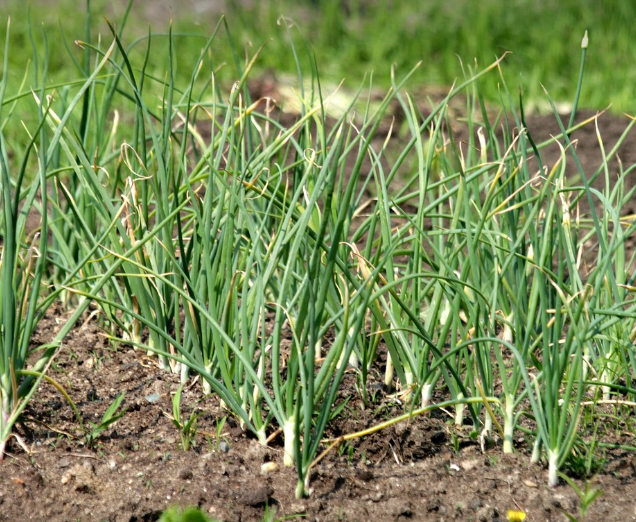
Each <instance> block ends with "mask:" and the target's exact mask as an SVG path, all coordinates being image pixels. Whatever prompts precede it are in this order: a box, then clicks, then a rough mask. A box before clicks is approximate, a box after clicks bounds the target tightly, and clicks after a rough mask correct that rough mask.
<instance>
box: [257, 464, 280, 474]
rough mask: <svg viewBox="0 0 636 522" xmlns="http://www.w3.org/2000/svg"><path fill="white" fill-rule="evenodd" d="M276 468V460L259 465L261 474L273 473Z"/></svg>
mask: <svg viewBox="0 0 636 522" xmlns="http://www.w3.org/2000/svg"><path fill="white" fill-rule="evenodd" d="M277 470H278V464H276V462H265V463H264V464H263V465H262V466H261V473H262V474H263V475H269V474H270V473H273V472H274V471H277Z"/></svg>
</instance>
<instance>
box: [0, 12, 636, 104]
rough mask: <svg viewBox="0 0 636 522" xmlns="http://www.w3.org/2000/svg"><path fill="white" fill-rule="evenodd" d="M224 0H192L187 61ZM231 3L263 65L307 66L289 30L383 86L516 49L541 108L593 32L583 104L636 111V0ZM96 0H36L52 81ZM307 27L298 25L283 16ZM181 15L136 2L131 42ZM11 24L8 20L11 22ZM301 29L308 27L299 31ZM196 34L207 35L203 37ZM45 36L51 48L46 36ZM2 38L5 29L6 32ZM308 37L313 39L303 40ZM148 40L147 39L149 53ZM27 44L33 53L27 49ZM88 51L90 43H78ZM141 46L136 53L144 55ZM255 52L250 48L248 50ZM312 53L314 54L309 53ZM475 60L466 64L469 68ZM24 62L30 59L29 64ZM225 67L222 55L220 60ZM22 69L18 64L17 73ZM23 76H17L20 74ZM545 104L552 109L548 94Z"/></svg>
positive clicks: (494, 88)
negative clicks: (393, 76)
mask: <svg viewBox="0 0 636 522" xmlns="http://www.w3.org/2000/svg"><path fill="white" fill-rule="evenodd" d="M213 4H214V2H211V3H210V2H207V3H206V2H202V1H197V0H189V1H183V2H181V3H180V4H178V7H177V8H175V11H174V31H175V32H176V33H177V34H179V33H184V34H189V35H191V36H183V37H179V38H177V41H176V45H177V50H178V52H177V53H176V62H177V67H178V68H179V69H181V70H184V71H190V70H191V68H192V66H193V65H194V63H195V62H196V59H197V57H198V55H199V51H200V48H201V47H202V46H203V45H204V44H205V38H206V37H207V36H209V35H210V34H211V32H212V31H213V29H214V27H215V26H216V24H217V22H218V20H219V16H220V14H221V7H218V8H215V7H212V8H207V9H203V7H205V6H206V5H207V6H211V5H213ZM249 4H251V5H250V6H249V8H247V7H246V5H248V2H246V1H240V2H232V1H228V2H227V5H226V6H225V14H226V16H227V21H228V26H229V28H230V31H231V32H232V36H233V38H234V39H235V41H236V44H237V49H238V53H241V52H243V50H244V52H245V53H247V54H250V55H252V54H253V53H254V52H256V50H257V49H258V48H259V47H260V46H261V45H262V44H263V43H266V51H265V52H263V53H262V54H261V56H260V58H259V61H258V66H257V70H260V71H261V72H263V71H267V70H276V71H282V72H292V73H293V72H295V70H296V66H295V62H294V58H293V55H292V53H291V50H290V46H289V43H288V38H289V34H291V35H293V37H294V38H296V39H297V41H298V42H299V43H300V42H301V38H304V40H305V41H306V42H307V45H309V46H310V47H311V48H312V49H313V51H314V52H315V55H316V59H317V63H318V65H319V70H320V73H321V75H322V77H323V78H325V79H330V80H335V81H338V80H340V79H341V78H346V79H347V80H348V85H350V86H352V87H355V86H357V85H359V83H360V82H361V81H362V78H363V77H364V74H365V73H369V72H370V71H374V84H375V85H377V86H381V87H388V86H389V85H390V71H391V66H392V65H395V66H396V68H397V71H398V73H400V72H405V71H406V70H408V69H410V68H411V67H412V66H413V65H414V64H415V63H416V62H418V61H420V60H422V62H423V63H422V67H420V69H419V71H418V72H417V73H416V76H415V77H414V80H413V82H412V85H416V86H417V85H434V86H435V85H437V86H449V85H451V84H452V83H453V81H454V80H455V79H456V78H461V77H462V76H463V72H462V67H464V68H470V69H473V70H474V69H475V68H476V65H475V63H477V67H485V66H486V65H488V64H489V63H491V62H492V61H494V59H495V57H496V56H501V55H502V54H503V53H504V52H506V51H511V54H509V55H508V56H507V57H506V59H505V60H504V63H503V65H502V69H503V72H504V77H505V79H506V81H507V83H508V86H509V87H510V88H511V90H512V91H513V92H515V91H516V89H517V87H518V86H520V87H521V88H522V89H523V91H524V95H525V98H526V100H527V101H528V104H529V107H530V108H535V109H536V108H541V107H542V103H544V102H541V100H545V95H544V93H543V88H542V85H544V86H545V88H546V89H547V90H548V92H549V94H550V96H551V97H552V98H553V99H555V100H556V101H559V102H569V101H571V98H572V96H573V93H574V91H575V88H576V79H577V75H578V68H579V60H580V52H579V49H580V44H581V39H582V37H583V34H584V32H585V30H586V29H587V30H589V34H590V47H589V50H588V61H587V65H586V75H585V81H584V85H583V91H582V93H581V101H580V105H581V106H582V107H586V108H592V109H603V108H606V107H607V106H608V105H610V104H611V105H612V111H614V112H633V111H634V102H633V95H632V90H633V88H632V86H633V85H634V84H635V83H636V67H635V64H636V44H634V42H633V39H632V36H631V27H632V25H633V22H634V21H635V20H636V3H633V2H625V1H624V0H623V1H621V0H605V1H603V2H598V1H594V0H560V1H559V2H547V1H542V0H539V1H537V0H535V1H528V0H508V1H506V0H480V1H474V0H455V1H453V2H448V1H446V0H420V1H415V0H406V1H397V0H393V1H391V0H349V1H345V2H342V1H339V0H305V1H304V2H294V1H291V0H263V1H261V2H250V3H249ZM125 5H126V2H125V0H114V1H108V2H107V1H103V0H93V1H92V2H91V10H92V13H93V21H94V23H93V30H94V31H95V30H96V29H95V28H98V30H100V31H102V34H103V37H104V38H105V39H106V40H109V38H110V37H109V36H108V31H107V26H106V24H105V22H104V21H103V19H102V16H107V17H109V18H110V19H111V20H113V21H117V20H118V19H119V18H120V17H121V15H122V14H123V12H124V8H125ZM84 8H85V4H84V2H81V1H78V0H76V1H73V2H72V1H69V0H59V1H54V0H34V1H33V2H32V8H31V19H32V22H33V24H34V25H33V27H35V28H38V27H39V26H41V27H43V28H45V29H46V30H47V37H48V40H49V46H50V48H51V49H53V50H54V52H52V53H51V57H50V60H51V68H50V70H51V71H52V73H51V81H55V79H56V77H57V78H60V79H62V77H63V79H64V80H65V81H66V80H68V78H70V77H74V76H78V77H79V76H81V72H80V71H79V70H78V69H77V68H76V67H75V66H74V64H73V61H72V60H71V59H70V58H69V55H68V54H67V53H66V52H65V51H64V47H63V45H62V37H61V31H60V27H61V28H63V30H64V33H65V35H66V38H67V41H68V42H71V43H70V46H71V47H75V46H74V45H73V43H72V42H73V41H74V40H77V39H82V38H83V35H84V27H83V24H84V21H83V15H82V16H75V15H74V14H73V16H71V13H78V14H79V13H83V10H84ZM0 14H2V18H5V19H6V16H7V15H11V17H12V35H13V36H12V40H13V42H16V43H14V44H13V52H12V55H11V62H12V68H11V70H12V71H19V70H24V66H25V65H26V63H27V61H28V60H29V58H30V57H31V56H32V51H31V44H30V42H29V35H28V24H27V3H25V2H22V1H20V2H18V1H15V0H9V1H8V2H4V3H2V5H1V6H0ZM281 16H284V17H285V19H286V20H288V21H289V22H291V23H292V24H293V25H294V26H295V27H293V28H292V30H291V32H290V33H288V32H287V30H286V28H285V27H284V24H281V21H280V18H281ZM169 17H170V9H169V2H168V1H162V0H154V1H146V2H135V3H134V4H133V8H132V12H131V18H130V21H129V24H128V27H127V30H126V33H125V34H126V37H125V41H126V42H127V43H130V42H131V41H132V40H133V39H134V36H141V35H143V34H146V33H147V32H148V27H149V24H151V26H152V31H153V32H154V33H165V32H166V31H167V29H168V25H169ZM0 27H1V29H0V31H1V33H4V31H5V24H4V23H0ZM296 28H297V29H298V30H296ZM193 35H196V36H193ZM35 36H36V38H35V39H36V44H37V45H38V46H42V40H43V38H42V36H41V34H36V35H35ZM0 38H4V35H3V34H0ZM153 45H156V46H159V47H161V46H163V47H164V48H167V43H166V39H165V38H162V37H161V36H156V37H155V38H154V39H153ZM227 45H228V44H227V39H225V38H223V39H219V42H218V44H215V46H213V52H212V54H211V60H214V56H224V57H226V56H228V49H227V47H226V48H223V47H224V46H227ZM301 45H302V44H301ZM144 46H145V42H144V43H141V44H140V45H138V46H137V47H138V56H141V55H142V53H143V50H144ZM21 50H23V51H24V52H23V53H21V52H20V51H21ZM72 52H73V53H74V54H75V56H76V57H77V59H80V57H81V52H80V50H79V49H77V48H75V49H73V50H72ZM134 54H135V53H134V52H133V56H134ZM153 56H155V57H157V62H156V64H154V65H153V64H151V69H150V70H153V69H152V67H153V66H154V67H155V70H156V74H157V75H159V76H160V77H161V76H162V75H163V74H164V71H163V70H162V67H163V65H162V64H165V60H163V59H161V55H160V54H157V53H154V54H153ZM243 58H244V56H243V55H241V56H239V59H243ZM301 61H302V57H301ZM462 64H463V66H462ZM20 65H22V69H20V67H18V66H20ZM219 65H221V64H220V63H219ZM16 74H17V73H16ZM224 78H225V79H226V80H228V81H232V80H234V79H235V78H236V74H235V71H234V67H233V66H232V67H229V66H228V67H222V68H221V69H220V72H219V79H221V80H223V79H224ZM19 80H20V79H19V78H18V77H17V76H16V77H15V78H12V81H14V82H16V81H19ZM480 89H481V92H482V94H483V95H484V96H485V97H486V99H489V100H497V99H498V97H499V92H498V91H499V89H498V82H497V78H496V76H490V77H489V79H488V80H487V81H485V82H482V83H481V84H480ZM543 107H546V105H545V103H544V104H543Z"/></svg>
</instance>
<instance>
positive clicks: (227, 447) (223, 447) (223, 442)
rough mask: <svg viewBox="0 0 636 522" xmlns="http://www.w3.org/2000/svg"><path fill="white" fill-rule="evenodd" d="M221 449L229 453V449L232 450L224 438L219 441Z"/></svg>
mask: <svg viewBox="0 0 636 522" xmlns="http://www.w3.org/2000/svg"><path fill="white" fill-rule="evenodd" d="M219 451H222V452H223V453H227V452H228V451H230V445H229V444H228V443H227V442H225V441H224V440H222V441H221V442H219Z"/></svg>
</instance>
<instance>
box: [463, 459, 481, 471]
mask: <svg viewBox="0 0 636 522" xmlns="http://www.w3.org/2000/svg"><path fill="white" fill-rule="evenodd" d="M477 466H479V461H478V460H465V461H463V462H462V463H461V467H462V469H463V470H464V471H470V470H472V469H475V468H476V467H477Z"/></svg>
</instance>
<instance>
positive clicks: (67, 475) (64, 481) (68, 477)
mask: <svg viewBox="0 0 636 522" xmlns="http://www.w3.org/2000/svg"><path fill="white" fill-rule="evenodd" d="M72 476H73V475H71V474H70V473H64V475H62V484H68V483H69V482H70V481H71V477H72Z"/></svg>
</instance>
